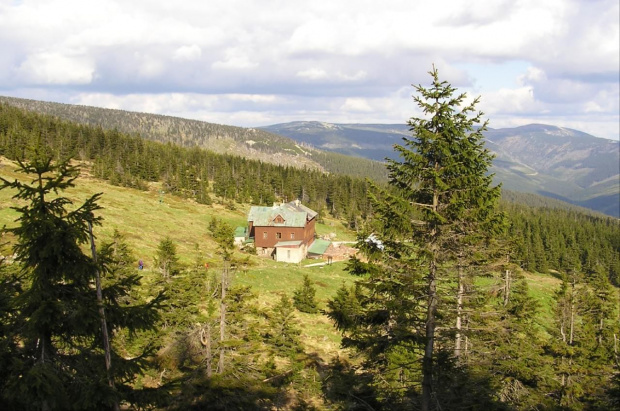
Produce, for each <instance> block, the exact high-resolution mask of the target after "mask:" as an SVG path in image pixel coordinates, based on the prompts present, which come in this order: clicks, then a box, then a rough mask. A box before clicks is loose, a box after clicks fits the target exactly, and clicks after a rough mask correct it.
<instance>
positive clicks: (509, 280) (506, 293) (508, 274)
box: [504, 270, 512, 307]
mask: <svg viewBox="0 0 620 411" xmlns="http://www.w3.org/2000/svg"><path fill="white" fill-rule="evenodd" d="M511 274H512V273H511V272H510V270H506V273H505V275H504V307H506V306H507V305H508V303H509V302H510V287H511V286H512V276H511Z"/></svg>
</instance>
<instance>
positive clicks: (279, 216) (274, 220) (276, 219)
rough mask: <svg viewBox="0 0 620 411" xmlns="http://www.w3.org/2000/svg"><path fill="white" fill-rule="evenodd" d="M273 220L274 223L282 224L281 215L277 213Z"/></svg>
mask: <svg viewBox="0 0 620 411" xmlns="http://www.w3.org/2000/svg"><path fill="white" fill-rule="evenodd" d="M273 222H274V223H276V224H284V219H283V218H282V216H281V215H279V214H278V215H277V216H276V218H274V219H273Z"/></svg>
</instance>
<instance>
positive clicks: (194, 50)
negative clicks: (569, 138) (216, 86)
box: [173, 44, 202, 61]
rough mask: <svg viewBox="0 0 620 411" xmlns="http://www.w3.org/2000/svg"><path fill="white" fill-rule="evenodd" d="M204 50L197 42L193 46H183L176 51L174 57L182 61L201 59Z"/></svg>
mask: <svg viewBox="0 0 620 411" xmlns="http://www.w3.org/2000/svg"><path fill="white" fill-rule="evenodd" d="M201 56H202V50H201V49H200V47H198V46H197V45H195V44H192V45H191V46H181V47H179V48H178V49H176V50H175V51H174V56H173V58H174V59H175V60H181V61H194V60H198V59H200V57H201Z"/></svg>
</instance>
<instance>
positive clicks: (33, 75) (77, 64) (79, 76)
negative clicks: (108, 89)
mask: <svg viewBox="0 0 620 411" xmlns="http://www.w3.org/2000/svg"><path fill="white" fill-rule="evenodd" d="M16 71H17V77H18V78H20V79H22V81H25V82H29V83H34V84H53V85H63V84H88V83H90V82H91V81H92V79H93V73H94V66H93V64H92V62H91V61H90V60H89V59H88V58H85V57H81V56H67V55H63V54H60V53H55V52H42V53H37V54H32V55H30V56H28V57H27V58H26V60H25V61H24V62H23V63H22V64H21V65H20V66H19V67H18V68H17V70H16Z"/></svg>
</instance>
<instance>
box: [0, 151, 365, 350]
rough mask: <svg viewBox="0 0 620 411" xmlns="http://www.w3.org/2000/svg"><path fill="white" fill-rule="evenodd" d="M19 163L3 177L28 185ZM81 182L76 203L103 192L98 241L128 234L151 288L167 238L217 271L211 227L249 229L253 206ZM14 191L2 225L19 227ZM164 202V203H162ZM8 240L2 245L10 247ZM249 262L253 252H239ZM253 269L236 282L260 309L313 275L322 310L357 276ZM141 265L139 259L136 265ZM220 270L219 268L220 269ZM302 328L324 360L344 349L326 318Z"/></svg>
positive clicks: (280, 267)
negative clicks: (215, 222)
mask: <svg viewBox="0 0 620 411" xmlns="http://www.w3.org/2000/svg"><path fill="white" fill-rule="evenodd" d="M15 168H16V167H15V165H14V164H12V163H11V162H9V161H7V160H6V159H2V158H0V176H2V177H4V178H6V179H8V180H13V179H16V178H17V179H19V180H22V181H23V177H24V176H23V175H22V174H20V173H16V172H15V171H14V170H15ZM84 174H85V175H83V176H81V177H80V178H79V179H78V180H77V184H76V187H74V188H72V189H70V190H67V191H66V192H65V193H64V195H65V196H67V197H69V198H70V199H72V200H73V201H74V202H75V204H76V205H79V204H81V202H82V201H84V200H85V199H86V198H88V197H89V196H91V195H93V194H95V193H98V192H103V196H102V197H101V200H100V201H99V205H101V206H102V207H103V209H102V210H100V212H99V213H98V215H100V216H101V217H103V224H102V226H100V227H95V235H96V237H97V239H96V241H97V243H101V242H103V241H109V240H110V239H111V236H112V233H113V232H114V229H118V230H119V231H120V232H121V233H123V234H124V235H125V237H126V238H127V241H128V242H129V244H130V245H131V247H132V249H133V250H134V255H135V257H136V259H142V260H143V261H144V263H145V270H144V271H143V272H142V274H143V276H144V278H143V284H144V285H145V287H149V285H150V284H154V283H157V282H158V281H159V279H160V274H159V272H158V271H157V270H156V269H154V267H153V259H154V257H155V253H156V249H157V246H158V244H159V242H160V241H161V239H163V238H164V237H165V236H169V237H170V238H171V239H172V240H173V241H174V243H175V244H176V245H177V254H178V256H179V257H180V260H181V262H182V263H184V264H186V265H190V264H192V263H193V262H194V261H195V259H196V250H195V245H196V244H198V245H199V248H200V252H201V253H202V255H203V256H204V258H205V260H206V261H207V262H209V263H210V266H211V267H217V263H218V257H217V255H216V253H215V251H216V245H215V242H214V241H213V240H212V239H211V238H210V236H209V232H208V224H209V222H210V220H211V219H212V218H214V217H218V218H220V219H222V220H224V221H226V222H228V223H230V224H231V225H233V226H239V225H245V224H246V214H247V209H248V208H249V206H245V207H242V208H240V209H238V210H235V211H231V210H227V209H226V208H224V207H223V206H220V205H213V206H206V205H201V204H197V203H195V202H192V201H188V200H185V199H181V198H178V197H174V196H169V195H164V196H163V197H162V196H161V195H160V194H159V190H158V188H159V187H158V186H157V185H153V186H152V187H151V189H150V190H149V191H137V190H134V189H128V188H124V187H116V186H112V185H109V184H106V183H104V182H102V181H100V180H96V179H93V178H90V177H88V175H86V173H84ZM12 195H13V194H12V193H10V192H9V190H2V191H0V227H2V226H5V225H6V226H7V227H11V226H14V225H15V224H16V223H15V222H14V221H15V219H16V218H17V217H18V214H17V213H16V212H15V211H14V210H12V209H11V208H10V207H11V206H16V205H18V204H17V203H16V202H15V200H13V199H12V198H11V197H12ZM160 199H161V200H162V201H161V202H160ZM317 232H318V233H319V235H325V234H330V233H335V234H336V237H335V239H336V240H339V241H347V240H349V241H350V240H354V239H355V236H354V234H352V233H351V232H347V231H346V230H345V229H344V227H343V226H342V224H341V223H339V222H337V221H333V220H326V222H325V224H319V225H318V226H317ZM7 240H9V241H10V239H8V238H6V237H5V238H3V239H2V241H1V242H0V243H5V242H7ZM0 254H5V255H6V254H8V249H7V247H6V246H5V247H4V249H0ZM238 256H239V257H242V258H245V257H246V256H247V254H241V253H239V255H238ZM250 261H251V265H250V266H249V267H248V269H247V271H243V270H239V271H238V272H237V274H236V276H235V279H234V280H233V281H234V283H236V284H240V285H249V286H251V287H252V288H253V289H254V290H255V291H256V292H258V294H259V299H258V301H259V305H262V306H265V305H273V304H274V303H275V302H276V301H277V300H278V299H279V296H280V294H281V293H283V292H284V293H286V294H288V295H289V296H290V297H292V295H293V291H294V290H295V289H297V288H299V287H300V286H301V284H302V281H303V275H304V274H309V275H310V276H311V278H312V280H313V281H314V282H315V285H316V289H317V299H318V300H319V305H320V307H321V308H325V303H326V301H327V299H328V298H329V297H331V296H332V295H333V294H334V293H335V290H336V289H337V288H338V287H340V286H341V285H342V283H343V282H347V283H351V282H352V281H353V278H352V277H351V276H350V275H348V274H347V273H345V272H344V270H343V268H344V263H343V262H338V263H335V264H334V265H332V266H328V267H327V266H326V267H308V268H305V267H303V265H306V264H310V263H316V261H314V260H313V261H304V262H302V264H299V265H297V264H284V263H277V262H275V261H273V260H270V259H265V258H259V257H255V256H251V258H250ZM136 266H137V261H136ZM214 269H217V268H214ZM297 315H298V316H299V318H300V324H301V326H302V341H305V343H306V344H307V346H308V352H313V351H314V352H317V353H319V354H320V355H321V356H322V357H323V358H324V359H327V358H326V357H328V356H331V355H334V354H335V353H337V352H338V351H339V344H340V337H339V334H338V333H337V332H336V330H335V329H334V327H333V326H332V325H331V323H330V322H329V321H328V320H327V318H326V317H325V316H322V315H307V314H302V313H297Z"/></svg>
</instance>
